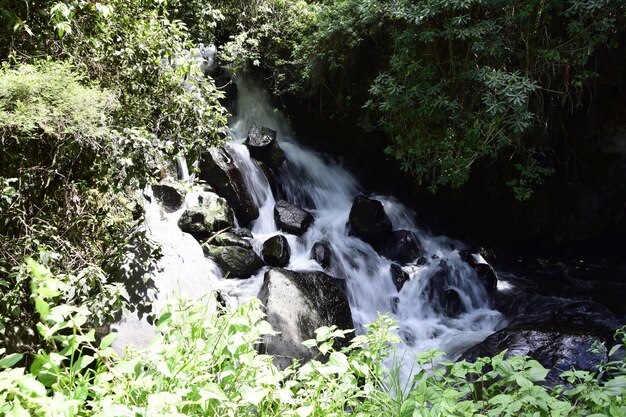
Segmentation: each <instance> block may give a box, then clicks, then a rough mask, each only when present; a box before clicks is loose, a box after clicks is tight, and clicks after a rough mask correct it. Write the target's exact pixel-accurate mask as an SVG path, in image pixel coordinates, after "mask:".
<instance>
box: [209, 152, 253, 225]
mask: <svg viewBox="0 0 626 417" xmlns="http://www.w3.org/2000/svg"><path fill="white" fill-rule="evenodd" d="M198 177H199V178H200V179H201V180H204V181H206V182H207V183H208V184H209V185H211V186H212V187H213V188H214V189H215V191H216V192H217V193H218V194H219V195H220V196H222V197H224V198H225V199H226V201H228V204H230V206H231V207H232V208H233V210H234V211H235V215H236V216H237V219H238V220H239V222H240V223H242V224H247V223H249V222H251V221H252V220H255V219H256V218H257V217H259V209H258V208H257V206H256V205H255V204H254V200H253V199H252V196H251V195H250V192H249V191H248V189H247V187H246V183H245V181H244V179H243V176H242V174H241V171H240V170H239V168H237V166H236V165H235V164H234V162H233V158H232V157H231V156H230V155H229V153H228V152H227V150H226V149H225V148H224V147H223V146H222V147H220V148H209V151H208V152H203V153H202V155H201V156H200V173H199V175H198Z"/></svg>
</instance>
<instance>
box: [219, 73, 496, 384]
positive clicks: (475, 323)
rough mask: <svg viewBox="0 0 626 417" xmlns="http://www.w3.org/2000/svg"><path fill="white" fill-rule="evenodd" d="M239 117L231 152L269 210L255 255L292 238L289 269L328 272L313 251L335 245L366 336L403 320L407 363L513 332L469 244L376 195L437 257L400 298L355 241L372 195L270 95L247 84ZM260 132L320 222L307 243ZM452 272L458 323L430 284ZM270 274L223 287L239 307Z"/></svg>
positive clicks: (292, 194) (295, 199) (414, 268)
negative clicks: (262, 163) (356, 217)
mask: <svg viewBox="0 0 626 417" xmlns="http://www.w3.org/2000/svg"><path fill="white" fill-rule="evenodd" d="M236 114H237V117H236V118H234V120H233V121H232V123H231V136H232V138H233V140H232V142H230V143H229V144H228V145H227V146H228V148H229V151H230V153H231V154H232V155H233V156H234V159H235V163H236V165H238V167H239V168H240V169H241V171H242V173H243V175H244V179H245V181H246V183H247V185H248V187H249V189H250V192H251V194H252V195H253V199H254V201H255V202H256V204H257V206H258V207H259V212H260V215H259V218H258V219H257V220H255V221H254V222H253V223H252V227H251V229H252V233H253V236H254V239H253V246H254V248H255V250H256V251H257V252H260V249H261V246H262V244H263V242H264V241H265V240H266V239H268V238H269V237H271V236H274V235H276V234H284V235H285V236H286V237H287V239H288V241H289V244H290V246H291V253H292V254H291V259H290V262H289V264H288V265H287V267H286V268H287V269H291V270H296V271H297V270H321V269H322V268H321V266H320V265H319V264H318V263H317V262H315V261H314V260H312V259H310V252H311V248H312V246H313V245H314V244H315V243H316V242H320V241H327V242H329V243H330V246H331V248H332V253H333V257H334V262H333V264H332V265H331V267H330V271H327V272H329V273H330V274H332V275H334V276H336V277H339V278H343V279H345V282H346V288H347V295H348V299H349V302H350V307H351V310H352V317H353V320H354V324H355V326H356V330H357V332H362V331H363V330H364V326H365V325H367V324H369V323H372V322H373V321H375V320H376V319H377V317H378V314H379V313H384V312H388V313H389V315H390V316H391V317H393V318H394V319H396V320H397V321H398V325H399V335H400V336H401V337H402V339H403V343H402V344H401V345H400V346H399V349H400V356H401V357H402V358H409V359H407V362H408V363H410V362H411V360H410V358H412V357H413V355H412V353H416V352H421V351H425V350H428V349H432V348H437V349H441V350H443V351H445V352H446V353H447V354H448V356H449V357H451V358H456V357H458V356H459V355H460V354H461V353H462V352H463V351H464V350H465V349H466V348H468V347H469V346H471V345H473V344H476V343H478V342H480V341H482V340H483V339H484V338H485V337H487V336H488V335H489V334H491V333H493V332H494V331H495V330H496V329H497V328H500V327H502V326H503V324H504V322H503V320H504V319H503V317H502V315H501V314H500V313H499V312H497V311H495V310H494V309H492V306H491V305H490V303H489V301H488V300H489V297H488V295H487V292H486V289H485V287H484V285H483V284H482V282H480V281H479V280H478V278H477V276H476V273H475V271H474V270H473V269H472V268H471V267H469V266H468V265H467V264H466V263H465V262H463V261H462V260H461V258H460V256H459V252H458V251H459V249H462V248H463V244H462V243H460V242H457V241H453V240H451V239H448V238H445V237H434V236H431V235H429V234H428V233H426V232H425V231H423V230H422V229H420V227H419V226H418V223H417V219H415V215H414V213H413V212H412V211H411V210H410V209H409V208H408V207H406V206H404V205H402V204H401V203H400V202H398V201H397V200H395V199H394V198H393V197H389V196H381V195H376V196H370V197H371V198H374V199H377V200H379V201H381V202H382V203H383V206H384V208H385V212H386V213H387V215H388V216H389V218H390V220H391V222H392V225H393V229H394V230H398V229H403V230H408V231H410V232H411V233H412V234H413V235H414V237H415V238H417V239H419V241H420V242H421V244H422V246H423V249H424V256H425V258H426V259H427V261H426V263H425V264H423V265H417V264H415V263H414V264H409V265H406V266H404V270H405V271H406V272H408V273H409V275H410V280H409V281H408V282H407V283H406V284H405V285H404V286H403V287H402V289H401V290H400V291H399V292H398V290H397V289H396V286H395V285H394V283H393V281H392V276H391V273H390V265H391V261H390V260H388V259H386V258H384V257H382V256H380V255H379V254H378V253H376V251H375V250H374V249H373V248H372V247H371V246H370V245H369V244H367V243H365V242H363V241H362V240H360V239H359V238H357V237H354V236H351V235H350V234H349V228H348V225H347V224H348V216H349V212H350V208H351V206H352V202H353V200H354V198H355V197H356V196H357V195H358V194H359V193H362V192H364V190H363V189H362V188H361V187H360V185H359V184H358V182H357V181H356V179H355V177H354V176H353V175H352V174H351V173H350V172H348V171H347V170H346V169H345V168H344V167H343V166H342V164H341V162H340V161H338V160H337V159H334V158H332V157H329V156H328V155H322V154H319V153H316V152H314V151H311V150H309V149H307V148H305V147H303V146H301V145H300V144H298V143H297V142H296V140H295V138H294V137H293V134H292V132H291V129H290V127H289V123H288V121H287V120H286V118H285V116H284V115H283V114H282V113H281V112H279V111H277V110H275V109H274V108H273V107H272V106H271V105H270V104H269V100H268V96H267V93H266V91H265V90H264V89H263V88H262V87H261V85H260V84H259V83H256V82H254V80H251V79H244V80H243V81H240V82H238V105H237V113H236ZM253 124H256V125H257V126H265V127H268V128H270V129H273V130H276V131H277V140H278V143H279V145H280V147H281V148H282V149H283V150H284V152H285V154H286V157H287V162H285V163H284V164H283V166H282V167H281V168H280V170H279V172H278V175H277V181H278V183H279V188H280V189H281V193H282V195H281V198H283V199H285V200H287V201H289V202H290V203H293V204H296V205H298V206H300V207H302V208H304V209H306V210H307V211H309V212H310V213H312V214H313V216H314V217H315V222H314V224H313V225H312V226H311V227H310V228H309V230H308V231H307V232H306V233H305V234H304V235H302V236H300V237H297V236H294V235H290V234H287V233H284V232H282V231H280V230H278V228H277V227H276V224H275V221H274V217H273V208H274V204H275V202H276V201H275V198H276V197H275V196H274V195H273V194H272V191H271V189H270V185H269V183H268V180H267V179H266V177H265V175H264V174H263V173H262V172H261V170H260V169H259V168H258V167H257V166H256V165H255V164H254V163H253V162H252V160H251V159H250V155H249V152H248V150H247V148H246V147H245V146H244V145H243V141H244V140H245V138H246V136H247V133H248V129H249V128H250V126H252V125H253ZM442 269H445V271H446V285H447V286H448V288H451V289H454V290H455V291H456V292H457V293H458V294H459V296H460V297H459V298H460V300H461V302H462V304H463V311H465V313H463V314H461V315H459V316H458V317H455V318H452V317H447V316H446V315H444V314H441V312H440V311H438V309H437V308H436V306H434V305H433V304H432V302H431V301H432V300H430V299H429V297H428V285H429V281H430V280H431V278H436V275H437V272H438V271H440V270H442ZM265 270H266V268H264V269H262V270H261V271H259V273H258V274H256V275H255V276H253V277H251V278H249V279H244V280H237V279H227V280H224V279H223V280H220V281H219V284H218V285H219V287H220V288H219V289H220V291H222V293H224V294H225V295H226V298H227V302H228V303H230V304H232V305H236V304H238V303H240V302H241V301H243V300H245V299H246V298H248V297H252V296H256V295H257V294H258V292H259V289H260V287H261V284H262V282H263V275H264V272H265ZM407 372H409V371H407Z"/></svg>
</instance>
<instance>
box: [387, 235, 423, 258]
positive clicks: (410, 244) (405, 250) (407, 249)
mask: <svg viewBox="0 0 626 417" xmlns="http://www.w3.org/2000/svg"><path fill="white" fill-rule="evenodd" d="M421 254H422V245H421V244H420V242H419V240H417V238H416V237H415V236H414V235H413V233H411V232H410V231H408V230H395V231H393V232H391V235H390V236H389V240H388V241H387V243H386V244H385V246H384V248H383V249H382V255H383V256H385V257H387V258H388V259H391V260H392V261H395V262H399V263H401V264H408V263H410V262H413V261H415V260H416V259H418V258H419V257H420V256H421Z"/></svg>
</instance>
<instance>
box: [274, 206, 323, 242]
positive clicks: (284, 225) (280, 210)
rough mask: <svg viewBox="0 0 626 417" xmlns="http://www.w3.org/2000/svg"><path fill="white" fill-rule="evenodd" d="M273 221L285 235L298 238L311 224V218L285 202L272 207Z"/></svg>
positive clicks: (306, 213) (298, 208) (308, 214)
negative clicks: (289, 234)
mask: <svg viewBox="0 0 626 417" xmlns="http://www.w3.org/2000/svg"><path fill="white" fill-rule="evenodd" d="M274 220H275V221H276V224H277V225H278V227H279V228H281V229H282V230H284V231H285V232H287V233H291V234H294V235H296V236H300V235H302V234H304V233H305V232H306V231H307V229H308V228H309V226H311V224H313V216H312V215H311V214H310V213H308V212H306V211H304V210H302V209H301V208H300V207H298V206H295V205H293V204H291V203H288V202H286V201H285V200H280V201H279V202H277V203H276V205H275V206H274Z"/></svg>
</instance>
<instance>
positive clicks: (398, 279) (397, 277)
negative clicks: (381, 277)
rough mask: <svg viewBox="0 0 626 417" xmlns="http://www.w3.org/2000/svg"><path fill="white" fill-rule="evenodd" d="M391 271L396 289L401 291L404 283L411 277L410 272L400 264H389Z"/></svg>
mask: <svg viewBox="0 0 626 417" xmlns="http://www.w3.org/2000/svg"><path fill="white" fill-rule="evenodd" d="M389 273H390V274H391V280H392V281H393V283H394V285H395V286H396V289H397V290H398V292H400V290H401V289H402V287H403V286H404V284H405V283H406V282H407V281H408V280H409V279H410V277H409V274H408V273H407V272H406V271H404V270H403V269H402V267H401V266H400V265H398V264H391V265H389Z"/></svg>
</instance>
